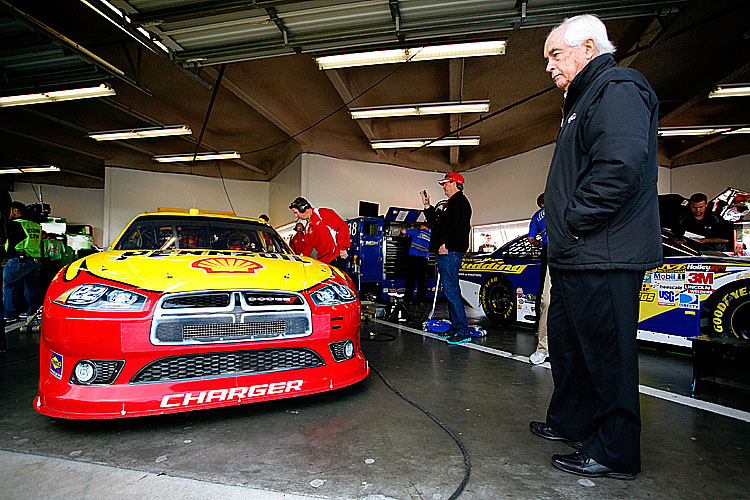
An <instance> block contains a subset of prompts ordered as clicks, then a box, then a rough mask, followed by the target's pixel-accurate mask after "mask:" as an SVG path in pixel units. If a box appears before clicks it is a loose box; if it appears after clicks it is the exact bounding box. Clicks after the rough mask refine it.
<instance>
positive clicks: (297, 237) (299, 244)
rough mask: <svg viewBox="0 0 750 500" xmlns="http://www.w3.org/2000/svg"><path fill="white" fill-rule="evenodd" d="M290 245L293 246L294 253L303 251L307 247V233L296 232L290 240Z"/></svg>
mask: <svg viewBox="0 0 750 500" xmlns="http://www.w3.org/2000/svg"><path fill="white" fill-rule="evenodd" d="M289 246H290V247H292V251H293V252H294V253H302V251H303V250H304V248H305V233H304V232H302V233H294V236H292V239H291V240H289Z"/></svg>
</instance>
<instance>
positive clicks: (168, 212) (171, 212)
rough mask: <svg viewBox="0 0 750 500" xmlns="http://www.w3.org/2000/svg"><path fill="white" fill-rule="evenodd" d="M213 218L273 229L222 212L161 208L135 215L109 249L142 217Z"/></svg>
mask: <svg viewBox="0 0 750 500" xmlns="http://www.w3.org/2000/svg"><path fill="white" fill-rule="evenodd" d="M163 216H168V217H186V218H189V217H202V218H205V217H213V218H216V219H230V220H240V221H246V222H253V223H256V224H260V225H262V226H267V227H270V228H273V226H271V225H270V224H269V223H267V222H266V221H264V220H262V219H253V218H250V217H240V216H238V215H237V214H235V213H234V212H222V211H219V210H201V209H198V208H163V207H159V208H158V211H156V212H143V213H141V214H138V215H136V216H135V217H133V218H132V219H131V220H130V221H129V222H128V223H127V224H125V227H124V228H122V231H120V233H119V234H118V235H117V237H116V238H115V239H114V240H113V241H112V245H111V247H112V248H114V247H115V246H116V245H117V242H118V241H120V238H122V235H123V234H124V233H125V230H126V229H128V228H129V227H130V225H131V224H133V222H135V221H136V220H138V219H141V218H144V217H163Z"/></svg>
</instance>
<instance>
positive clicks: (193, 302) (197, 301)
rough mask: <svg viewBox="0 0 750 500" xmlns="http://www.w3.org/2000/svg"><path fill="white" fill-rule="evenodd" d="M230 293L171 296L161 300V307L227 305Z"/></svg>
mask: <svg viewBox="0 0 750 500" xmlns="http://www.w3.org/2000/svg"><path fill="white" fill-rule="evenodd" d="M230 299H231V295H230V294H228V293H206V294H194V295H182V296H178V297H171V298H168V299H166V300H165V301H164V302H162V304H161V307H162V308H163V309H176V308H180V307H227V306H228V305H229V300H230Z"/></svg>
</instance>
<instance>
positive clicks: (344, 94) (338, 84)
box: [325, 69, 383, 156]
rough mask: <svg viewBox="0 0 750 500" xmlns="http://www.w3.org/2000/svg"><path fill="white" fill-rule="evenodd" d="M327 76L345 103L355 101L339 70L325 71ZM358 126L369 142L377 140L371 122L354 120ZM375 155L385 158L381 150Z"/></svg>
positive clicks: (377, 150) (376, 151)
mask: <svg viewBox="0 0 750 500" xmlns="http://www.w3.org/2000/svg"><path fill="white" fill-rule="evenodd" d="M325 74H326V76H327V77H328V79H329V80H331V83H332V84H333V87H334V88H335V89H336V92H338V93H339V95H340V96H341V100H342V101H344V102H345V103H347V102H352V100H353V99H354V96H353V95H352V92H351V90H350V89H349V86H348V85H347V84H346V82H344V79H343V77H342V76H341V72H340V71H339V70H337V69H332V70H328V71H325ZM354 121H355V123H356V124H357V125H359V128H360V130H362V133H363V134H364V135H365V137H366V138H367V141H368V142H372V141H374V140H375V139H376V136H375V132H374V131H373V130H372V127H371V126H370V120H354ZM375 154H377V155H378V156H383V151H382V150H380V149H376V150H375Z"/></svg>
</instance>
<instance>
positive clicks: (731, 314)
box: [707, 281, 750, 340]
mask: <svg viewBox="0 0 750 500" xmlns="http://www.w3.org/2000/svg"><path fill="white" fill-rule="evenodd" d="M707 333H708V335H709V336H710V337H730V338H737V339H742V340H750V282H747V281H741V282H738V283H736V284H732V285H731V286H728V287H725V288H722V289H720V290H718V291H717V292H716V293H715V294H714V295H713V296H712V297H711V304H710V305H709V306H708V332H707Z"/></svg>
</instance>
